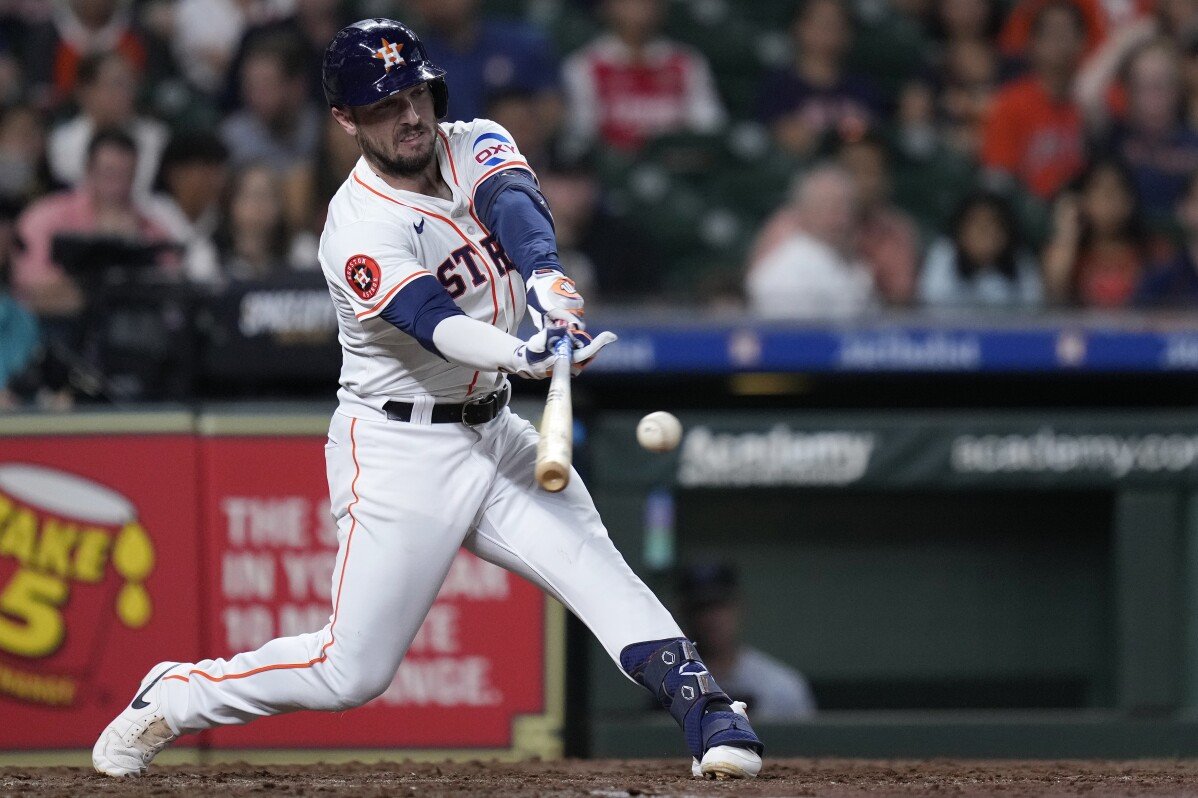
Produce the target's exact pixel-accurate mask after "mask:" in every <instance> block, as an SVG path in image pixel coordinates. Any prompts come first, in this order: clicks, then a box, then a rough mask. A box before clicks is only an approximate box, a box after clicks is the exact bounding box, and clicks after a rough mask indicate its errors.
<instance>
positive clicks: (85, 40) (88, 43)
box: [25, 0, 146, 102]
mask: <svg viewBox="0 0 1198 798" xmlns="http://www.w3.org/2000/svg"><path fill="white" fill-rule="evenodd" d="M131 6H132V2H131V0H60V2H57V3H55V4H54V13H53V16H52V18H51V19H52V21H51V23H50V24H48V25H43V26H40V27H36V28H34V29H33V30H31V31H30V41H29V42H28V43H27V45H28V46H27V47H26V48H25V53H26V57H27V60H28V63H26V65H25V67H26V75H27V76H28V77H29V78H30V79H31V81H32V82H33V83H34V86H33V91H34V94H35V95H38V94H46V93H47V92H46V91H45V87H46V86H47V85H48V88H49V92H48V93H49V95H50V98H51V100H52V101H53V102H63V101H65V100H67V99H69V98H70V97H71V95H72V94H73V93H74V91H75V81H76V79H77V77H78V72H79V67H80V65H81V64H82V62H83V60H84V59H85V58H87V57H88V56H91V55H98V54H101V53H109V52H118V53H120V54H121V55H122V56H124V57H125V60H126V61H127V62H128V63H129V64H130V65H131V66H132V68H133V70H134V71H135V72H137V73H141V72H142V70H143V69H145V66H146V42H145V40H144V39H143V37H142V36H141V35H140V34H139V33H138V32H137V30H136V29H135V28H134V27H133V22H132V15H131V13H130V12H131ZM38 84H42V85H41V86H39V85H38Z"/></svg>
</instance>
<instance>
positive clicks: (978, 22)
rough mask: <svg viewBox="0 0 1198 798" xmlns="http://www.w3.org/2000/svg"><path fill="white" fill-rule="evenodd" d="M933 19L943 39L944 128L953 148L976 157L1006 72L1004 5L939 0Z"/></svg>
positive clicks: (941, 88) (941, 106) (941, 110)
mask: <svg viewBox="0 0 1198 798" xmlns="http://www.w3.org/2000/svg"><path fill="white" fill-rule="evenodd" d="M933 23H934V24H933V31H934V33H935V34H936V38H937V39H938V40H939V41H940V48H939V49H940V52H939V57H938V59H937V61H938V65H939V71H938V74H937V77H938V83H939V92H938V96H937V99H936V104H937V110H938V112H939V116H940V119H941V122H940V126H941V129H942V132H943V134H944V137H945V141H946V143H947V144H948V145H949V146H950V147H952V148H953V149H954V150H956V151H957V152H959V153H962V154H964V155H967V156H970V157H976V156H977V153H978V150H979V148H980V146H981V131H982V123H983V122H984V120H985V119H986V117H987V116H988V115H989V112H990V105H991V103H992V102H993V100H994V95H995V94H996V92H997V90H998V84H999V79H1000V75H1001V74H1002V63H1001V60H1000V58H999V56H998V51H997V50H996V48H995V46H994V40H995V37H996V35H997V32H998V29H999V27H1000V26H1001V25H1002V9H1001V7H1000V6H999V5H998V4H997V3H993V2H988V0H939V2H938V3H937V5H936V15H935V17H934V20H933Z"/></svg>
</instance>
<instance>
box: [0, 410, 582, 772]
mask: <svg viewBox="0 0 1198 798" xmlns="http://www.w3.org/2000/svg"><path fill="white" fill-rule="evenodd" d="M6 423H10V422H0V717H4V718H5V719H6V720H11V721H12V722H10V723H5V724H2V725H0V749H3V748H10V749H39V748H41V749H44V748H82V747H90V746H91V745H92V743H93V742H94V741H95V737H96V735H97V734H98V733H99V731H100V729H102V728H103V726H104V725H105V724H106V723H107V722H108V721H109V720H111V718H112V717H113V716H114V715H115V714H116V713H117V712H119V711H120V710H121V709H123V708H124V706H125V705H126V704H127V703H128V701H129V700H130V698H131V696H132V695H133V693H134V692H135V691H136V686H137V683H138V680H139V679H141V677H142V676H143V675H144V674H145V673H146V672H147V670H148V669H149V668H150V667H152V666H153V665H154V664H155V663H157V662H160V661H162V660H167V659H170V660H181V661H196V660H198V659H201V658H205V657H218V656H220V657H227V656H230V655H232V654H235V653H237V652H239V651H246V650H252V649H255V648H257V647H258V646H260V645H262V644H263V643H265V642H266V641H268V640H270V639H272V638H274V637H278V636H282V635H292V634H301V633H304V632H314V631H317V630H319V629H321V628H322V627H323V626H324V625H325V624H326V623H327V622H328V618H329V613H330V605H331V601H330V593H331V588H332V569H333V558H334V555H335V553H336V550H337V532H336V527H335V525H334V524H333V521H332V518H331V516H330V513H329V506H328V496H327V487H326V484H325V475H324V461H323V451H322V443H323V440H324V439H323V435H316V434H311V433H312V432H314V431H315V430H317V429H319V428H320V427H322V426H324V424H325V420H324V419H321V418H311V419H306V420H305V421H304V422H303V423H302V424H301V425H300V428H298V429H297V428H296V427H294V426H293V427H292V428H290V429H289V430H286V431H285V432H286V433H290V434H272V435H263V434H253V435H240V434H238V435H220V434H211V435H206V436H197V435H193V434H156V435H146V434H139V433H137V432H135V431H128V432H119V431H105V432H106V434H102V435H73V434H65V435H64V434H47V435H22V436H15V437H5V436H4V426H5V424H6ZM123 424H124V425H125V426H127V425H128V418H127V417H126V418H125V420H124V422H123ZM188 426H190V427H194V420H193V419H192V420H189V421H188ZM203 426H204V428H205V429H208V430H210V431H211V430H217V431H219V430H221V429H222V423H221V419H220V418H216V419H215V420H214V418H213V417H209V418H206V419H205V423H204V424H203ZM234 426H236V425H234ZM225 428H226V429H228V427H225ZM238 429H242V427H238ZM297 432H298V433H301V434H297ZM197 486H202V489H198V487H197ZM560 613H561V610H560V607H559V606H558V605H557V604H556V603H553V602H547V601H546V599H545V598H544V597H543V596H542V595H541V594H540V592H539V591H538V590H537V589H536V588H534V587H533V586H531V585H529V584H528V583H527V582H524V581H523V580H521V579H519V578H517V577H515V576H513V575H511V574H509V573H507V572H506V571H503V570H501V569H499V568H497V567H496V566H493V565H490V564H488V563H485V562H483V561H482V560H479V559H478V558H476V557H474V556H473V555H470V554H467V553H465V552H462V553H460V554H459V555H458V558H457V559H456V560H455V561H454V563H453V566H452V567H451V569H450V572H449V575H448V577H447V579H446V582H445V585H444V587H443V589H442V591H441V593H440V595H439V596H438V598H437V601H436V602H435V603H434V605H433V607H432V609H431V610H430V612H429V614H428V617H427V619H426V621H425V624H424V626H423V627H422V628H421V630H420V632H419V633H418V634H417V636H416V639H415V640H414V642H413V644H412V646H411V648H410V649H409V652H408V655H407V656H406V658H405V660H404V662H403V664H402V665H401V666H400V669H399V672H398V673H397V675H396V678H395V680H394V682H393V683H392V685H391V686H390V687H389V688H388V689H387V690H386V691H385V692H384V693H383V695H381V696H380V697H379V698H377V699H375V700H374V701H372V702H370V703H369V704H367V705H366V706H364V707H361V708H359V709H356V710H352V711H350V712H339V713H323V712H321V713H316V712H301V713H294V714H290V715H284V716H280V717H277V718H269V719H264V720H260V721H257V722H255V723H253V724H251V725H249V726H242V727H227V728H221V729H215V730H212V731H210V732H206V733H204V734H202V735H196V736H193V737H191V738H184V739H183V740H180V741H179V743H176V745H179V744H184V745H199V746H200V747H201V748H218V749H229V748H237V749H272V748H297V747H298V748H351V749H357V750H361V749H373V750H374V751H375V752H378V749H435V750H438V751H447V752H452V751H459V750H460V751H463V752H468V754H469V755H470V756H478V755H481V754H488V755H492V754H493V755H504V754H508V755H533V754H535V755H540V756H553V755H556V754H558V753H560V737H559V732H560V725H561V676H562V669H563V663H562V660H563V656H564V652H563V651H562V640H561V631H562V630H561V626H562V624H561V621H562V618H561V615H560ZM68 718H69V721H70V722H65V721H66V720H67V719H68ZM243 754H249V752H248V751H243V753H241V754H238V756H243ZM260 756H261V757H262V758H267V759H268V758H269V753H265V754H262V755H260Z"/></svg>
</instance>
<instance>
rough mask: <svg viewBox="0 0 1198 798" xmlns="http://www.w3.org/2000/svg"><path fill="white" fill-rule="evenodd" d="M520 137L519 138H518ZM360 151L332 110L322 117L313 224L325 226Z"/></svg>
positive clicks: (313, 176) (314, 226) (319, 226)
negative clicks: (338, 191) (326, 219)
mask: <svg viewBox="0 0 1198 798" xmlns="http://www.w3.org/2000/svg"><path fill="white" fill-rule="evenodd" d="M517 141H519V139H517ZM361 155H362V151H361V150H360V149H358V140H357V139H356V138H354V137H353V136H347V135H345V131H344V130H342V129H341V125H340V124H338V123H337V120H336V119H334V118H333V115H332V114H329V115H328V116H326V117H325V121H324V131H323V133H322V134H321V138H320V149H319V150H318V151H317V154H316V163H315V164H314V167H315V171H314V173H313V175H312V181H313V186H314V189H313V191H314V200H313V205H312V207H313V209H314V210H315V213H314V214H313V219H312V222H311V224H312V227H313V228H314V229H320V228H322V227H324V221H325V215H326V214H327V213H328V209H329V200H331V199H332V198H333V195H334V194H336V193H337V189H339V188H341V184H342V183H344V182H345V179H346V177H347V176H348V175H349V173H350V171H351V170H352V169H353V168H354V165H355V164H356V163H357V162H358V158H359V157H360V156H361Z"/></svg>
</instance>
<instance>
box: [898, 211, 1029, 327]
mask: <svg viewBox="0 0 1198 798" xmlns="http://www.w3.org/2000/svg"><path fill="white" fill-rule="evenodd" d="M1021 240H1022V236H1021V235H1020V232H1019V224H1018V222H1017V221H1016V219H1015V213H1014V211H1013V210H1012V209H1011V204H1010V203H1009V202H1008V201H1007V200H1006V199H1005V198H1003V197H1002V196H1001V195H999V194H995V193H993V192H988V191H980V192H977V193H974V194H972V195H970V196H969V197H967V198H966V199H965V200H964V201H963V202H962V203H961V204H960V206H958V208H957V211H956V213H955V214H954V216H953V220H952V223H951V225H950V227H949V233H948V235H947V236H944V237H942V238H940V239H939V240H937V241H936V242H935V243H934V244H932V247H931V249H930V250H929V251H928V257H927V260H926V261H924V266H923V272H922V273H921V274H920V276H919V301H920V302H922V303H923V304H925V305H931V306H936V307H987V306H988V307H999V306H1001V307H1008V308H1009V307H1021V308H1025V309H1027V308H1034V307H1037V306H1039V305H1040V304H1042V303H1043V301H1044V286H1043V284H1042V283H1041V280H1040V271H1039V268H1038V267H1037V266H1036V261H1035V260H1034V259H1033V258H1032V256H1031V255H1030V254H1029V253H1028V252H1026V251H1024V250H1023V249H1022V247H1021V245H1020V241H1021Z"/></svg>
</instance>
